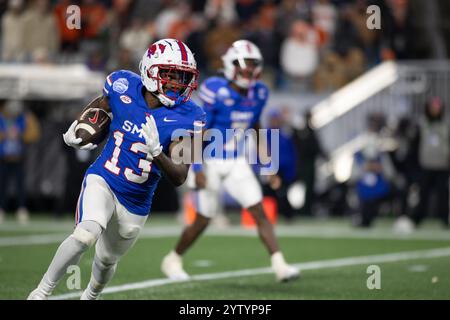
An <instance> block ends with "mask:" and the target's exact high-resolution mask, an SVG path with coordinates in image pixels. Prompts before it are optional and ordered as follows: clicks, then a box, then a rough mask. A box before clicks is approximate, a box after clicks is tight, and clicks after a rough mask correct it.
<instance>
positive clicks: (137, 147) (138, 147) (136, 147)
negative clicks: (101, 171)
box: [105, 131, 152, 184]
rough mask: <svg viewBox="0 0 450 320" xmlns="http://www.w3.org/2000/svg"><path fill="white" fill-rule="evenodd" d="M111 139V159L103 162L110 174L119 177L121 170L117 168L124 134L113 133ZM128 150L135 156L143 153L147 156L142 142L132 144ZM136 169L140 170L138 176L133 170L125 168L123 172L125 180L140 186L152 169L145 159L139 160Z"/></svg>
mask: <svg viewBox="0 0 450 320" xmlns="http://www.w3.org/2000/svg"><path fill="white" fill-rule="evenodd" d="M113 137H114V143H115V148H114V151H113V154H112V157H111V159H109V160H107V161H106V162H105V168H106V169H108V170H109V171H110V172H112V173H114V174H115V175H119V174H120V171H121V168H120V167H119V157H120V153H121V151H122V150H121V149H120V147H121V146H122V143H123V137H124V134H123V133H122V132H120V131H114V134H113ZM130 150H131V151H132V152H134V153H136V154H138V153H143V154H145V155H147V152H145V144H143V143H142V142H134V143H133V144H132V145H131V147H130ZM138 168H139V169H141V170H142V172H141V173H140V174H138V173H136V172H135V171H134V170H133V169H130V168H128V167H125V170H124V171H123V174H124V176H125V178H126V179H127V180H128V181H130V182H134V183H140V184H141V183H144V182H146V181H147V180H148V175H149V173H150V171H151V169H152V164H151V162H150V161H148V160H146V159H139V163H138Z"/></svg>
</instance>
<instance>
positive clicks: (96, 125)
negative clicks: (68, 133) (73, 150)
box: [75, 108, 111, 146]
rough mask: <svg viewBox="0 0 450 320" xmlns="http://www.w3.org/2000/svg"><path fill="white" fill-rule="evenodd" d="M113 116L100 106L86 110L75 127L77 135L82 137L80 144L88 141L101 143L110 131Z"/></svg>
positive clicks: (82, 144)
mask: <svg viewBox="0 0 450 320" xmlns="http://www.w3.org/2000/svg"><path fill="white" fill-rule="evenodd" d="M110 123H111V118H110V117H109V115H108V113H107V112H106V111H105V110H103V109H100V108H89V109H87V110H85V111H84V112H83V113H82V114H81V116H80V118H79V119H78V124H77V126H76V127H75V136H76V137H77V138H81V140H82V141H81V143H80V146H84V145H86V144H88V143H91V142H92V143H93V144H99V143H101V142H102V141H103V140H104V139H105V137H106V135H107V134H108V131H109V125H110Z"/></svg>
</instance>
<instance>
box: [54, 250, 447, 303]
mask: <svg viewBox="0 0 450 320" xmlns="http://www.w3.org/2000/svg"><path fill="white" fill-rule="evenodd" d="M448 256H450V247H445V248H438V249H429V250H420V251H403V252H396V253H388V254H381V255H371V256H359V257H348V258H340V259H331V260H319V261H310V262H304V263H297V264H295V266H296V267H298V268H300V270H302V271H305V270H318V269H327V268H339V267H346V266H355V265H364V264H371V263H386V262H398V261H406V260H414V259H433V258H441V257H448ZM272 272H273V271H272V269H271V268H256V269H243V270H236V271H227V272H218V273H206V274H199V275H193V276H191V280H187V281H174V280H169V279H152V280H146V281H141V282H134V283H128V284H123V285H118V286H112V287H107V288H106V289H105V290H104V291H103V293H102V294H103V295H105V294H111V293H117V292H124V291H131V290H140V289H147V288H153V287H159V286H164V285H168V284H172V283H183V282H189V281H208V280H218V279H229V278H236V277H244V276H253V275H262V274H269V273H272ZM81 293H82V292H81V291H78V292H71V293H66V294H61V295H56V296H53V297H50V299H51V300H58V299H59V300H66V299H72V298H78V297H80V296H81Z"/></svg>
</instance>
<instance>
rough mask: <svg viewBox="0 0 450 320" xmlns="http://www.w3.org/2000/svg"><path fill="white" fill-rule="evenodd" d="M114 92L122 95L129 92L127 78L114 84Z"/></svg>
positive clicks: (120, 79)
mask: <svg viewBox="0 0 450 320" xmlns="http://www.w3.org/2000/svg"><path fill="white" fill-rule="evenodd" d="M113 90H114V91H116V92H118V93H120V94H122V93H125V91H127V90H128V80H127V79H125V78H119V79H117V80H116V81H114V82H113Z"/></svg>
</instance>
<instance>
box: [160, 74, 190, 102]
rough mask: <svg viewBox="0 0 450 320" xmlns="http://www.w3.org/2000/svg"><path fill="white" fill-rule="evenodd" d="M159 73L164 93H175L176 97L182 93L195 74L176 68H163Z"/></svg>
mask: <svg viewBox="0 0 450 320" xmlns="http://www.w3.org/2000/svg"><path fill="white" fill-rule="evenodd" d="M159 75H160V78H161V82H162V88H163V91H164V93H166V94H167V93H173V94H175V95H176V97H178V96H180V95H182V94H183V93H184V92H185V91H186V88H187V87H188V86H189V84H190V83H191V81H192V78H193V77H194V74H193V73H192V72H189V71H183V70H177V69H175V68H167V69H164V68H161V69H160V71H159Z"/></svg>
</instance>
